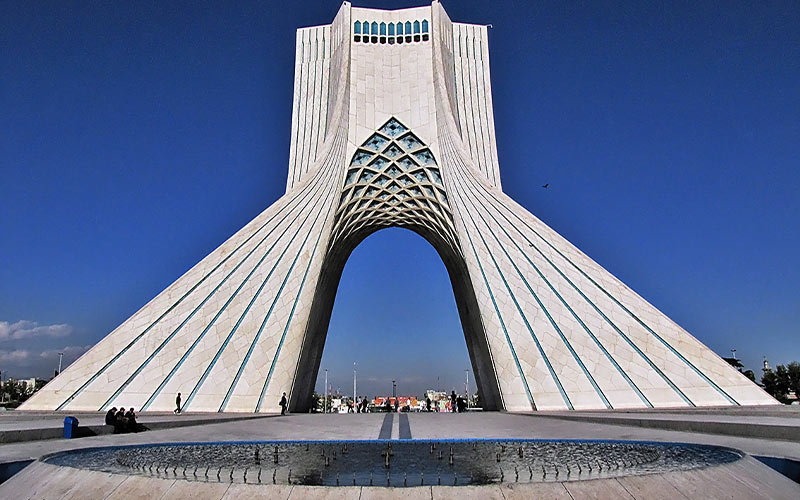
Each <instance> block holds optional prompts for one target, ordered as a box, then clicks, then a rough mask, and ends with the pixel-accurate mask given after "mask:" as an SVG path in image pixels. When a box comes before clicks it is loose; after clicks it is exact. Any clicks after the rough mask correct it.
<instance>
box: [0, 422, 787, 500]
mask: <svg viewBox="0 0 800 500" xmlns="http://www.w3.org/2000/svg"><path fill="white" fill-rule="evenodd" d="M571 415H574V413H571ZM215 416H216V415H215ZM653 416H654V417H655V416H656V415H655V413H654V414H653ZM674 416H675V415H674V414H673V415H671V417H674ZM742 416H744V415H742ZM58 417H59V418H61V419H62V420H63V415H59V416H58ZM50 418H54V417H50ZM177 418H182V417H177ZM680 418H690V417H689V416H682V417H680ZM788 418H794V414H792V415H791V416H789V417H788ZM701 420H702V419H701ZM378 438H390V439H447V438H450V439H452V438H496V439H513V438H551V439H553V438H568V439H620V440H645V441H665V442H692V443H705V444H716V445H722V446H729V447H732V448H737V449H740V450H742V451H744V452H746V453H749V454H753V455H765V456H777V457H789V458H793V459H796V460H800V442H795V441H788V440H766V439H757V438H749V437H741V436H729V435H714V434H703V433H697V432H680V431H674V430H663V429H653V428H643V427H636V426H625V425H618V424H617V425H608V424H602V423H596V422H576V421H574V420H564V419H562V418H559V415H557V414H550V415H548V414H546V413H537V414H510V413H488V412H487V413H481V412H475V413H469V414H445V413H442V414H435V413H434V414H426V413H420V414H416V413H414V414H392V415H386V414H355V415H352V414H351V415H317V414H314V415H311V414H293V415H287V416H269V417H266V418H259V419H250V420H237V421H226V422H222V423H212V424H204V425H199V426H191V427H181V428H172V429H163V430H154V431H149V432H143V433H138V434H118V435H104V436H93V437H86V438H81V439H73V440H65V439H52V440H41V441H30V442H25V443H10V444H4V445H0V462H11V461H16V460H24V459H32V458H33V459H35V458H39V457H41V456H42V455H45V454H48V453H53V452H56V451H61V450H67V449H74V448H85V447H95V446H108V445H122V444H139V443H155V442H198V441H200V442H205V441H239V440H300V439H311V440H326V439H378ZM42 467H55V466H51V465H48V464H42V463H38V462H37V463H35V464H33V465H31V466H29V467H27V468H26V469H24V470H23V471H22V472H20V473H19V474H17V476H14V477H12V478H11V480H9V481H8V482H7V483H5V484H3V485H0V498H28V497H29V496H32V495H34V494H35V495H36V498H73V497H74V498H137V496H136V495H140V496H138V498H186V497H187V496H195V497H197V498H288V499H295V498H353V499H359V498H361V499H364V498H388V497H392V496H393V497H397V498H429V499H430V498H437V499H438V498H455V497H458V498H460V499H468V498H500V499H512V498H539V497H542V498H567V499H577V498H612V497H613V498H637V499H643V498H669V499H670V500H674V499H681V498H742V499H745V498H800V486H798V485H797V484H796V483H793V482H792V481H790V480H788V479H786V478H785V477H783V476H781V475H779V474H777V473H776V472H774V471H772V470H771V469H769V468H767V467H766V466H764V465H763V464H761V463H759V462H757V461H755V460H753V459H752V458H750V457H746V458H745V459H744V460H742V461H739V462H736V463H734V464H729V465H727V466H720V467H712V468H709V469H703V470H699V471H689V472H682V473H677V472H676V473H668V474H661V475H649V476H642V477H638V478H637V477H624V478H616V479H607V480H606V479H604V480H593V481H578V482H566V483H543V484H539V485H535V486H534V485H525V486H523V485H513V484H512V485H497V486H487V487H476V488H472V487H456V488H452V487H450V488H448V487H433V488H427V487H426V488H413V489H412V488H406V489H397V490H394V489H385V488H368V487H364V488H358V487H356V488H351V487H347V488H345V487H338V488H330V489H322V488H315V487H299V486H283V487H276V488H273V487H269V488H270V489H269V490H264V489H262V490H258V488H259V486H251V485H244V484H231V485H228V484H215V485H212V484H210V483H203V484H202V485H201V486H202V488H201V486H197V485H195V486H192V485H191V484H189V482H187V481H182V480H172V481H170V480H161V479H153V478H142V477H134V476H119V475H108V474H105V475H103V474H101V473H97V472H92V471H76V470H75V469H70V470H68V471H63V470H58V468H57V469H55V470H52V469H47V470H45V469H42ZM62 469H63V468H62ZM70 471H71V472H70ZM42 474H44V476H46V477H47V479H46V480H45V479H42V480H41V482H43V483H46V484H50V485H51V487H49V489H48V488H45V487H44V486H42V488H44V489H36V488H33V486H32V483H30V481H34V483H37V484H38V482H39V481H40V479H39V477H40V476H41V477H44V476H42ZM95 474H100V476H95ZM50 476H53V477H52V478H51V477H50ZM101 476H102V477H101ZM26 477H27V478H28V479H25V478H26ZM31 478H35V479H31ZM54 478H60V480H62V481H65V483H64V484H63V485H59V486H57V487H56V486H55V483H53V481H57V480H59V479H54ZM12 488H14V489H13V490H12ZM37 488H38V487H37ZM197 488H200V489H197ZM254 488H255V489H254ZM770 488H771V489H770ZM12 491H13V494H12ZM37 491H40V492H41V495H40V494H37V493H36V492H37ZM162 493H163V496H162Z"/></svg>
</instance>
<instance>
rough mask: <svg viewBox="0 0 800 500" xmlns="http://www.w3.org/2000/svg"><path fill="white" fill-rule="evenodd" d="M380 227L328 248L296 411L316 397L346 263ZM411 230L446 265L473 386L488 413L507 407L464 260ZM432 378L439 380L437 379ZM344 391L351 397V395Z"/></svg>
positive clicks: (434, 237) (295, 392) (293, 402)
mask: <svg viewBox="0 0 800 500" xmlns="http://www.w3.org/2000/svg"><path fill="white" fill-rule="evenodd" d="M379 229H380V228H375V227H370V228H365V229H363V230H361V231H357V232H355V233H351V234H350V235H349V236H348V237H347V238H345V239H342V240H339V241H337V242H336V243H335V244H333V245H332V246H331V247H330V248H329V250H328V254H327V256H326V259H325V262H324V264H323V266H322V270H321V274H320V279H319V282H318V283H317V288H316V291H315V294H314V299H313V302H312V305H311V312H310V317H309V323H308V326H307V328H306V332H305V335H304V339H303V345H302V350H301V354H300V359H299V362H298V366H297V373H296V376H295V386H294V387H293V388H292V390H291V393H290V394H291V395H290V401H289V405H290V409H291V410H292V411H296V412H305V411H308V409H309V405H310V402H311V396H312V393H313V391H314V386H315V382H316V380H317V375H318V373H319V370H320V364H321V361H322V354H323V350H324V347H325V341H326V339H327V335H328V328H329V325H330V320H331V314H332V312H333V305H334V302H335V298H336V293H337V290H338V288H339V283H340V281H341V277H342V273H343V271H344V267H345V264H346V263H347V261H348V259H349V258H350V255H351V254H352V252H353V250H354V249H355V248H356V247H357V246H358V245H359V244H361V242H362V241H364V240H365V239H366V238H367V237H368V236H370V235H371V234H373V233H375V232H376V231H377V230H379ZM409 229H411V230H412V231H413V232H415V233H417V234H419V235H420V236H422V237H423V238H424V239H425V240H426V241H427V242H428V243H430V244H431V245H432V246H433V248H434V249H435V250H436V252H437V254H438V255H439V258H441V259H442V262H443V263H444V265H445V268H446V270H447V274H448V276H449V279H450V284H451V287H452V290H453V295H454V298H455V302H456V308H457V310H458V316H459V319H460V322H461V328H462V331H463V334H464V339H465V341H466V347H467V353H468V355H469V358H470V364H471V367H472V370H471V371H472V374H473V375H474V382H471V384H472V383H474V384H475V385H474V386H473V388H474V387H477V390H478V391H479V393H480V396H481V401H482V406H483V408H484V409H485V410H498V409H502V408H503V405H502V400H501V397H500V390H499V386H498V383H497V379H496V376H495V373H494V368H493V366H492V361H491V354H490V351H489V347H488V343H487V341H486V336H485V333H484V329H483V324H482V322H481V319H480V313H479V310H478V304H477V300H476V298H475V295H474V291H473V288H472V283H471V280H470V278H469V273H468V272H467V269H466V265H465V263H464V261H463V258H462V257H461V256H460V255H457V254H456V250H454V249H453V247H452V245H450V244H449V242H447V241H445V240H444V239H443V238H442V237H441V236H439V235H438V234H436V233H433V232H432V231H426V230H425V229H424V228H419V227H413V228H409ZM391 230H394V231H397V230H402V229H391ZM414 272H415V271H414V268H413V266H409V268H408V273H409V274H412V273H414ZM412 280H419V278H418V277H415V278H412ZM363 340H364V341H365V342H367V341H369V339H368V338H365V339H363ZM384 340H385V341H386V343H387V344H391V339H384ZM433 376H434V377H435V375H433ZM433 382H435V380H434V381H433ZM451 385H452V384H451ZM344 392H345V393H350V392H352V391H344ZM359 392H362V391H359ZM459 392H460V391H459Z"/></svg>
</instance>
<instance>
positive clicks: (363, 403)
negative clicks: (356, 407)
mask: <svg viewBox="0 0 800 500" xmlns="http://www.w3.org/2000/svg"><path fill="white" fill-rule="evenodd" d="M361 413H367V397H366V396H364V398H363V399H362V400H361Z"/></svg>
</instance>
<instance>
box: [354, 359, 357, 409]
mask: <svg viewBox="0 0 800 500" xmlns="http://www.w3.org/2000/svg"><path fill="white" fill-rule="evenodd" d="M356 394H357V393H356V362H355V361H353V406H355V404H356Z"/></svg>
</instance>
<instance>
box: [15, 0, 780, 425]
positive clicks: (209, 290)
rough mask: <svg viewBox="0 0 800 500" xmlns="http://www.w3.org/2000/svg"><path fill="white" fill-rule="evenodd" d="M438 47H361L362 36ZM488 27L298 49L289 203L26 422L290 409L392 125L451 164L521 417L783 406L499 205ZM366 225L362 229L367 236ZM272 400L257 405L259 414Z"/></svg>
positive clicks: (320, 32)
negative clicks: (96, 414) (360, 191)
mask: <svg viewBox="0 0 800 500" xmlns="http://www.w3.org/2000/svg"><path fill="white" fill-rule="evenodd" d="M423 19H425V20H428V21H429V23H430V24H429V29H430V32H429V39H428V40H426V41H423V40H420V42H414V43H404V44H402V45H401V44H389V43H363V42H355V40H354V34H353V32H352V24H353V22H354V21H355V20H359V21H361V22H363V21H368V22H370V23H372V22H377V23H379V24H380V23H382V22H385V23H389V22H394V23H396V22H399V21H403V22H405V21H407V20H410V21H412V22H413V21H415V20H420V21H422V20H423ZM491 94H492V92H491V76H490V71H489V56H488V45H487V29H486V27H485V26H478V25H468V24H460V23H452V22H451V21H450V19H449V18H448V17H447V14H446V13H445V12H444V9H443V8H442V7H441V4H439V3H438V2H434V3H433V5H432V6H431V7H420V8H414V9H402V10H396V11H382V10H376V9H361V8H352V7H351V6H350V4H349V3H347V2H345V3H344V4H343V5H342V7H341V8H340V10H339V12H338V14H337V16H336V18H335V19H334V21H333V23H332V24H330V25H327V26H318V27H312V28H303V29H300V30H298V33H297V51H296V64H295V83H294V96H293V99H294V103H293V112H292V131H291V134H292V135H291V146H290V158H289V177H288V179H287V193H286V194H285V195H284V196H283V197H281V198H280V199H279V200H277V201H276V202H275V203H274V204H273V205H272V206H270V207H269V208H268V209H267V210H265V211H264V212H262V213H261V214H259V215H258V216H256V217H255V218H254V219H253V221H251V222H250V223H248V224H247V225H246V226H245V227H244V228H242V229H241V230H240V231H238V232H237V233H236V234H234V235H233V236H231V237H230V238H229V239H228V240H227V241H226V242H225V243H223V244H222V245H221V246H220V247H219V248H217V249H216V250H214V251H213V252H212V253H211V254H209V256H208V257H206V258H205V259H203V260H202V261H201V262H199V263H198V264H197V265H195V266H194V267H192V268H191V269H189V270H188V271H187V272H186V273H185V274H184V275H183V276H181V277H180V278H179V279H177V280H176V281H175V282H174V283H173V284H171V285H170V286H169V287H168V288H167V289H166V290H164V291H163V292H162V293H160V294H159V295H158V296H156V297H155V298H154V299H153V300H151V301H150V302H149V303H147V304H146V305H145V306H143V307H142V308H141V309H140V310H139V311H137V312H136V313H135V314H133V315H132V316H131V317H130V318H129V319H128V320H126V321H125V322H123V323H122V324H121V325H120V326H119V327H118V328H116V329H115V330H114V331H113V332H111V333H110V334H109V335H108V336H107V337H106V338H105V339H103V340H102V341H101V342H99V343H98V344H97V345H96V346H95V347H94V348H92V349H91V350H89V351H88V352H87V353H86V354H85V355H84V356H82V357H81V358H80V359H79V360H78V361H76V362H75V363H73V364H72V365H71V366H70V367H68V368H67V369H66V370H65V371H64V372H63V373H62V374H61V375H60V376H58V377H56V378H55V379H54V380H53V381H51V382H50V383H49V384H48V385H47V386H45V387H44V388H43V389H42V390H41V391H39V392H37V393H36V394H35V395H34V396H33V397H32V398H31V399H30V400H28V401H27V402H26V403H25V404H24V405H23V406H22V407H21V409H22V410H26V409H30V410H53V409H56V408H63V409H68V410H98V409H102V408H104V407H106V405H112V404H113V405H116V406H126V407H128V406H134V407H137V408H142V406H143V405H144V406H145V407H146V409H147V410H162V411H165V410H170V409H172V406H173V404H174V395H175V393H177V392H181V393H182V394H183V397H184V402H185V404H186V405H187V407H188V408H189V409H190V410H196V411H218V410H220V409H223V410H224V411H245V412H253V411H262V412H276V411H278V406H277V403H278V400H279V399H280V395H281V394H282V393H283V392H284V391H285V392H290V391H291V390H292V389H293V388H294V384H295V382H296V381H295V377H297V375H298V373H297V371H298V366H300V362H301V360H300V358H301V350H302V344H303V336H304V335H305V332H306V330H307V326H308V322H309V316H310V313H311V304H312V301H313V298H314V293H315V291H316V289H317V286H318V284H319V283H318V281H319V277H320V274H321V270H322V268H323V266H325V265H326V256H329V255H330V253H329V252H328V251H327V250H328V246H329V240H330V238H331V234H332V231H333V227H334V223H335V220H334V208H335V206H338V205H337V204H338V201H339V196H340V192H341V187H342V183H343V179H344V175H345V171H346V169H347V164H348V161H347V159H349V158H350V156H351V155H352V154H353V152H354V150H355V148H356V146H357V145H360V144H362V143H363V142H364V141H365V140H366V139H367V138H368V137H369V136H370V135H371V134H372V133H373V132H374V131H375V130H376V129H377V128H378V127H380V126H381V125H383V124H384V123H385V122H386V121H388V120H389V118H391V117H395V118H397V119H398V120H400V121H401V122H402V123H403V124H404V125H406V126H407V127H409V128H411V129H412V130H413V131H414V133H415V134H416V135H417V136H419V138H420V139H421V140H422V141H423V142H425V143H426V144H427V145H428V146H429V147H430V148H431V150H432V151H433V153H434V156H435V157H436V158H437V163H438V164H439V168H440V170H441V176H442V178H443V180H444V186H445V188H446V189H445V191H446V194H447V197H448V204H449V206H450V208H451V209H452V212H453V214H452V216H453V222H454V227H455V233H456V237H457V241H456V243H455V245H456V246H457V247H458V248H456V249H454V252H455V254H456V255H460V256H462V257H463V258H464V264H465V268H466V272H467V273H468V274H469V279H470V281H471V283H472V285H473V287H474V290H473V291H474V297H475V300H476V301H477V305H478V314H479V315H480V324H481V325H482V328H483V331H482V332H480V334H481V335H482V336H483V337H482V338H484V339H485V342H486V345H487V348H488V353H489V354H488V356H489V357H490V359H489V360H488V364H489V365H490V366H491V369H493V370H494V372H495V375H496V378H497V381H498V388H497V389H498V390H499V393H500V398H501V404H502V406H503V407H504V408H505V409H507V410H510V411H529V410H531V409H532V408H536V409H565V408H568V407H572V408H576V409H594V408H605V407H606V406H610V407H613V408H643V407H646V406H648V405H652V406H654V407H681V406H683V407H685V406H687V405H690V404H694V405H697V406H709V405H725V404H776V402H775V401H774V400H773V399H772V398H770V397H769V396H768V395H766V393H764V392H763V391H762V390H761V389H760V388H758V387H757V386H756V385H755V384H752V383H750V382H749V381H748V380H747V379H745V378H744V377H743V376H742V375H741V374H740V373H738V372H736V371H735V370H734V369H733V368H731V367H730V366H729V365H727V364H726V363H725V362H724V361H723V360H722V359H721V358H719V356H717V355H716V354H714V353H713V352H712V351H711V350H710V349H708V348H707V347H705V346H704V345H703V344H701V343H700V342H699V341H698V340H697V339H695V338H694V337H692V336H691V335H690V334H689V333H688V332H686V331H685V330H684V329H682V328H681V327H680V326H679V325H677V324H676V323H675V322H673V321H671V320H670V319H669V318H668V317H667V316H665V315H664V314H663V313H661V312H660V311H659V310H658V309H656V308H655V307H653V306H652V305H651V304H649V303H648V302H647V301H646V300H645V299H643V298H642V297H640V296H639V295H638V294H636V293H635V292H634V291H633V290H631V289H630V288H629V287H627V286H626V285H625V284H623V283H622V282H621V281H619V280H618V279H617V278H615V277H614V276H613V275H611V274H610V273H609V272H608V271H606V270H605V269H604V268H603V267H602V266H600V265H599V264H598V263H596V262H595V261H593V260H592V259H591V258H589V257H588V256H586V255H585V254H584V253H583V252H581V251H580V250H579V249H577V248H576V247H575V246H573V245H572V244H570V243H569V242H568V241H566V240H565V239H564V238H563V237H561V236H560V235H559V234H558V233H557V232H556V231H554V230H553V229H552V228H550V227H548V226H547V225H546V224H544V223H543V222H542V221H540V220H539V219H538V218H536V217H535V216H534V215H532V214H531V213H530V212H528V211H527V210H526V209H524V208H523V207H522V206H520V205H519V204H517V203H515V202H514V201H513V200H512V199H511V198H509V197H508V196H507V195H505V194H504V193H503V192H502V190H501V184H500V176H499V166H498V159H497V148H496V143H495V129H494V118H493V110H492V100H491V99H492V96H491ZM356 223H364V221H361V222H358V221H356ZM259 401H260V402H259Z"/></svg>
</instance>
